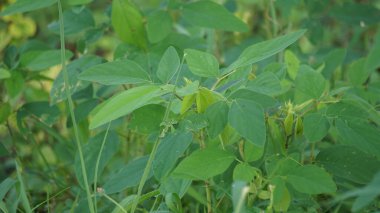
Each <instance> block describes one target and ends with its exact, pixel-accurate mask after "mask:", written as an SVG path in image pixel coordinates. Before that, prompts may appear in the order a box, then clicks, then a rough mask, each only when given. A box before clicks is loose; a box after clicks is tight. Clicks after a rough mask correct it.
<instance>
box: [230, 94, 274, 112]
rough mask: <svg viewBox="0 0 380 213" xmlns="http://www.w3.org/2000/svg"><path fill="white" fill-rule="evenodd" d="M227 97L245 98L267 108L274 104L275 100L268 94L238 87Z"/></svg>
mask: <svg viewBox="0 0 380 213" xmlns="http://www.w3.org/2000/svg"><path fill="white" fill-rule="evenodd" d="M228 98H229V99H245V100H250V101H254V102H256V103H257V104H259V105H260V106H261V107H262V108H263V109H268V108H271V107H275V106H276V103H277V102H276V100H275V99H274V98H272V97H270V96H268V95H265V94H261V93H257V92H254V91H251V90H248V89H239V90H236V91H234V92H233V93H232V94H231V95H230V96H229V97H228Z"/></svg>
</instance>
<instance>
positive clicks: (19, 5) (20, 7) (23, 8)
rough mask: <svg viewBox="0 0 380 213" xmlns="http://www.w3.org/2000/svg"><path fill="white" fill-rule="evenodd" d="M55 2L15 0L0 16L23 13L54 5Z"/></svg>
mask: <svg viewBox="0 0 380 213" xmlns="http://www.w3.org/2000/svg"><path fill="white" fill-rule="evenodd" d="M56 2H57V0H33V1H30V0H17V1H16V2H15V3H13V4H11V5H9V6H8V7H6V8H5V9H4V10H3V11H1V13H0V16H9V15H12V14H15V13H24V12H29V11H33V10H38V9H41V8H45V7H49V6H51V5H53V4H55V3H56Z"/></svg>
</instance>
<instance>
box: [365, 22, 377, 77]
mask: <svg viewBox="0 0 380 213" xmlns="http://www.w3.org/2000/svg"><path fill="white" fill-rule="evenodd" d="M379 18H380V17H379ZM379 55H380V30H379V29H378V30H377V33H376V36H375V43H374V44H373V46H372V48H371V50H370V52H369V53H368V56H367V60H366V62H365V70H366V71H367V72H370V73H371V72H372V71H374V70H375V69H376V68H378V67H379V66H380V60H379Z"/></svg>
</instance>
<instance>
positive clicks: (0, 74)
mask: <svg viewBox="0 0 380 213" xmlns="http://www.w3.org/2000/svg"><path fill="white" fill-rule="evenodd" d="M10 77H11V73H10V72H9V71H8V70H6V69H3V68H0V80H1V79H6V78H10Z"/></svg>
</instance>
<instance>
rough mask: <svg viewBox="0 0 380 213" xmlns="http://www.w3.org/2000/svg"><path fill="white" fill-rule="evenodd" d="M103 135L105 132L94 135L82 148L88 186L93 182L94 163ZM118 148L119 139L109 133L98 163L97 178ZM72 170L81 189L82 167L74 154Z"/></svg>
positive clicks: (82, 184)
mask: <svg viewBox="0 0 380 213" xmlns="http://www.w3.org/2000/svg"><path fill="white" fill-rule="evenodd" d="M105 134H106V133H105V132H102V133H100V134H98V135H96V136H95V137H93V138H91V139H90V141H89V142H88V143H87V144H85V145H84V146H83V156H84V157H85V159H84V162H85V165H86V172H87V180H88V183H89V184H91V183H93V182H94V177H95V167H96V162H97V159H98V155H99V152H100V148H101V146H102V143H103V140H104V136H105ZM118 147H119V139H118V136H117V134H116V133H114V132H109V133H108V135H107V138H106V142H105V145H104V148H103V150H102V153H101V157H100V161H99V167H98V177H101V174H102V172H103V170H104V168H105V167H106V165H107V163H108V161H109V160H111V158H112V156H113V155H114V154H115V153H116V152H117V151H118ZM74 169H75V175H76V177H77V180H78V182H79V183H80V185H81V186H82V187H84V186H85V185H84V183H83V174H82V167H81V163H80V160H79V154H78V153H76V155H75V163H74ZM98 180H99V178H98ZM98 184H99V183H98Z"/></svg>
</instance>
